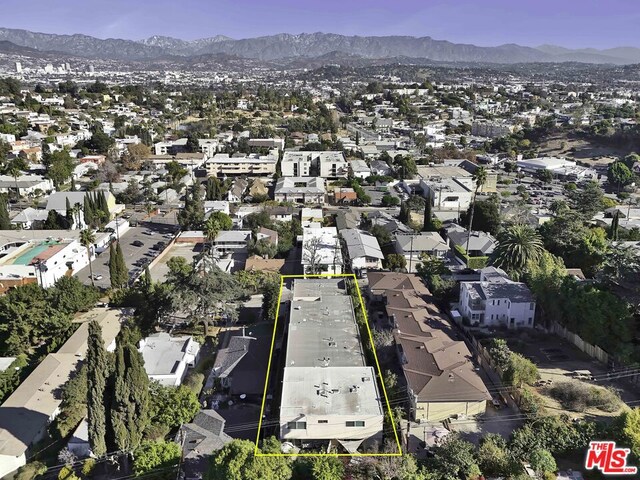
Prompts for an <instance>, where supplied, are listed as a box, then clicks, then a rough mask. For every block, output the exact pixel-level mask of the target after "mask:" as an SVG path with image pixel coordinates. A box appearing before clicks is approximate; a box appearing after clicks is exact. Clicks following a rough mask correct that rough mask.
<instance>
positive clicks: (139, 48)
mask: <svg viewBox="0 0 640 480" xmlns="http://www.w3.org/2000/svg"><path fill="white" fill-rule="evenodd" d="M0 41H9V42H11V43H13V44H15V45H18V46H22V47H27V48H32V49H36V50H38V51H41V52H49V51H56V52H63V53H67V54H72V55H78V56H82V57H86V58H99V59H113V60H125V61H140V60H158V59H162V58H163V57H167V56H181V57H191V56H199V55H208V54H226V55H231V56H236V57H241V58H247V59H254V60H261V61H278V60H282V59H288V58H300V59H304V58H321V57H323V56H324V55H327V54H331V53H333V52H341V53H343V54H346V55H355V56H359V57H362V58H365V59H384V58H395V57H408V58H422V59H428V60H433V61H436V62H438V61H445V62H471V63H497V64H513V63H533V62H540V63H550V62H580V63H594V64H617V65H625V64H633V63H640V48H635V47H616V48H611V49H604V50H598V49H589V48H585V49H568V48H565V47H560V46H556V45H540V46H538V47H527V46H522V45H517V44H514V43H508V44H503V45H498V46H492V47H480V46H476V45H473V44H464V43H453V42H449V41H447V40H436V39H433V38H432V37H430V36H423V37H413V36H403V35H393V36H346V35H339V34H334V33H322V32H315V33H299V34H290V33H280V34H275V35H266V36H261V37H255V38H243V39H233V38H230V37H226V36H224V35H216V36H212V37H206V38H201V39H196V40H181V39H178V38H174V37H169V36H163V35H154V36H151V37H149V38H146V39H142V40H127V39H119V38H106V39H100V38H96V37H92V36H89V35H84V34H73V35H58V34H49V33H42V32H32V31H29V30H21V29H10V28H1V27H0Z"/></svg>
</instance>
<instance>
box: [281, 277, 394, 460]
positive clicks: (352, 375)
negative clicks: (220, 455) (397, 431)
mask: <svg viewBox="0 0 640 480" xmlns="http://www.w3.org/2000/svg"><path fill="white" fill-rule="evenodd" d="M383 418H384V409H383V406H382V396H381V392H380V391H379V390H378V386H377V382H376V375H375V372H374V369H373V367H372V366H369V365H367V362H366V358H365V356H364V350H363V347H362V337H361V332H359V329H358V325H357V323H356V319H355V315H354V311H353V304H352V302H351V297H350V295H349V293H348V292H347V289H346V282H345V280H344V279H341V278H322V279H296V280H295V282H294V285H293V297H292V301H291V308H290V309H289V327H288V338H287V345H286V361H285V368H284V374H283V379H282V395H281V400H280V439H281V440H282V441H289V442H293V443H297V444H300V443H302V442H305V443H310V442H311V443H316V444H318V445H319V446H320V447H322V446H324V448H326V446H327V445H328V444H329V443H330V442H331V441H335V442H337V443H339V444H341V445H342V447H343V448H344V449H345V451H347V452H355V451H357V448H358V447H359V446H360V444H361V443H362V442H363V441H366V440H367V439H369V438H372V437H373V438H377V439H378V440H379V439H380V435H381V433H382V428H383Z"/></svg>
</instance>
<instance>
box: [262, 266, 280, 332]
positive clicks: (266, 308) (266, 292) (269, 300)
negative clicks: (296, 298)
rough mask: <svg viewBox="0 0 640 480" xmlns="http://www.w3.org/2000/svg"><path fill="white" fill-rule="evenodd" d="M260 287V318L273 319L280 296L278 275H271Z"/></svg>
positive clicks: (274, 318)
mask: <svg viewBox="0 0 640 480" xmlns="http://www.w3.org/2000/svg"><path fill="white" fill-rule="evenodd" d="M272 277H273V278H269V279H268V280H267V281H265V283H264V286H263V287H262V318H263V320H265V321H275V320H276V311H277V310H278V299H279V296H280V281H279V275H278V276H272Z"/></svg>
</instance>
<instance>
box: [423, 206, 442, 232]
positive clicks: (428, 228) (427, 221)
mask: <svg viewBox="0 0 640 480" xmlns="http://www.w3.org/2000/svg"><path fill="white" fill-rule="evenodd" d="M422 231H423V232H436V231H438V228H436V225H434V222H433V214H432V212H431V199H427V201H426V202H425V205H424V219H423V221H422Z"/></svg>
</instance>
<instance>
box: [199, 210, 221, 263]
mask: <svg viewBox="0 0 640 480" xmlns="http://www.w3.org/2000/svg"><path fill="white" fill-rule="evenodd" d="M203 231H204V236H205V238H206V239H207V242H208V243H209V252H210V254H211V258H212V259H213V242H214V241H215V239H216V238H217V236H218V233H219V232H220V223H219V222H218V220H216V219H215V218H214V217H209V218H207V221H206V222H204V228H203Z"/></svg>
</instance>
